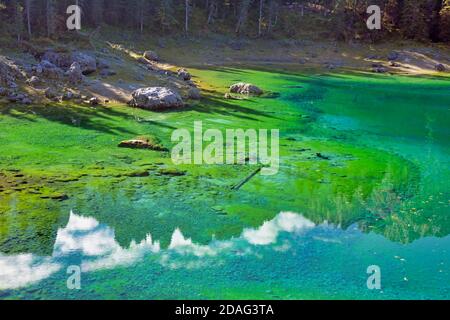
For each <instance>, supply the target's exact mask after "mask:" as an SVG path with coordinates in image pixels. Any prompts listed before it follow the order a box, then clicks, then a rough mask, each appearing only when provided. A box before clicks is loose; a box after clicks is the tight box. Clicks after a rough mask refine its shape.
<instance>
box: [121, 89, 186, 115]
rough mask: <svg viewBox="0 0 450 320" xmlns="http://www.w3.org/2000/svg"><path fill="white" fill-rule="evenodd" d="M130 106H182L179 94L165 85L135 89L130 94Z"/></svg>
mask: <svg viewBox="0 0 450 320" xmlns="http://www.w3.org/2000/svg"><path fill="white" fill-rule="evenodd" d="M132 96H133V99H132V100H131V101H130V102H129V104H130V105H131V106H134V107H138V108H143V109H148V110H158V109H170V108H179V107H182V106H184V102H183V99H182V98H181V96H180V94H179V93H178V92H176V91H173V90H172V89H169V88H166V87H148V88H141V89H137V90H136V91H134V92H133V94H132Z"/></svg>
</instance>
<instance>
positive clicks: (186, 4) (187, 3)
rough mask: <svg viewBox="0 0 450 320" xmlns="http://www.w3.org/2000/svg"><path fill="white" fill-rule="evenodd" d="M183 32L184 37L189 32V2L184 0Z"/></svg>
mask: <svg viewBox="0 0 450 320" xmlns="http://www.w3.org/2000/svg"><path fill="white" fill-rule="evenodd" d="M184 32H185V33H186V35H187V34H188V32H189V0H185V24H184Z"/></svg>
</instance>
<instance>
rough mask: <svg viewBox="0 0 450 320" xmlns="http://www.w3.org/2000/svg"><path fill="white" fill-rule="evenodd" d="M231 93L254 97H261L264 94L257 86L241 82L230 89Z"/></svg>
mask: <svg viewBox="0 0 450 320" xmlns="http://www.w3.org/2000/svg"><path fill="white" fill-rule="evenodd" d="M230 92H231V93H240V94H247V95H253V96H259V95H262V94H263V93H264V92H263V91H262V90H261V89H260V88H258V87H257V86H255V85H253V84H251V83H244V82H239V83H236V84H233V85H232V86H231V87H230Z"/></svg>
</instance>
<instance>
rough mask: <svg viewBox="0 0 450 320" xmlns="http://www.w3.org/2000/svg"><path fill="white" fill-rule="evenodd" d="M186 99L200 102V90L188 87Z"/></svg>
mask: <svg viewBox="0 0 450 320" xmlns="http://www.w3.org/2000/svg"><path fill="white" fill-rule="evenodd" d="M188 98H189V99H193V100H200V99H201V98H202V95H201V93H200V90H199V89H198V88H195V87H190V88H189V90H188Z"/></svg>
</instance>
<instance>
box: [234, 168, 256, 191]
mask: <svg viewBox="0 0 450 320" xmlns="http://www.w3.org/2000/svg"><path fill="white" fill-rule="evenodd" d="M261 169H262V167H259V168H258V169H256V170H255V171H253V172H252V173H251V174H250V175H249V176H248V177H246V178H245V179H244V180H242V181H241V182H240V183H238V184H237V185H235V186H233V187H231V190H236V191H237V190H239V189H240V188H241V187H242V186H243V185H244V184H246V183H247V182H249V181H250V180H251V179H252V178H253V177H254V176H256V175H257V174H258V173H259V172H260V171H261Z"/></svg>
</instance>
